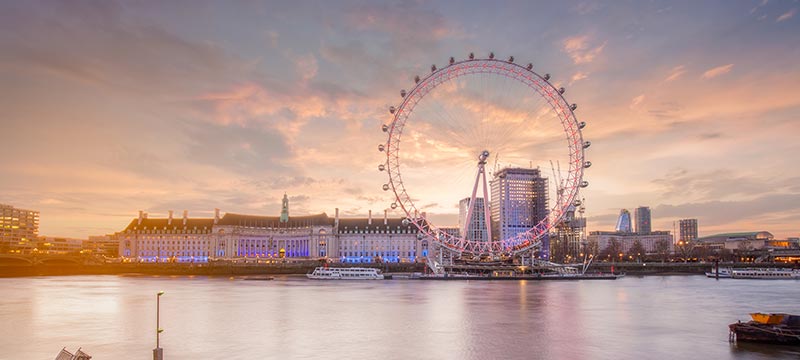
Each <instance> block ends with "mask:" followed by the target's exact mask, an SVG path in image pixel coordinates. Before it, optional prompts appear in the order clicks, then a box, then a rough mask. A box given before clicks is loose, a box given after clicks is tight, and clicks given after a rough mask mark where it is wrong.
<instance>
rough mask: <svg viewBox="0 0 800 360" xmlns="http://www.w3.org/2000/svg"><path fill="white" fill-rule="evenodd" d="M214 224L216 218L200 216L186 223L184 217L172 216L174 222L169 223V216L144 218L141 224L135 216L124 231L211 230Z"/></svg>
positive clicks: (189, 219)
mask: <svg viewBox="0 0 800 360" xmlns="http://www.w3.org/2000/svg"><path fill="white" fill-rule="evenodd" d="M213 225H214V219H198V218H188V219H187V220H186V225H184V224H183V218H172V223H171V224H170V223H169V218H160V219H142V223H141V224H139V218H134V219H133V220H131V223H130V224H128V226H127V227H125V230H123V231H136V230H154V229H165V228H166V229H168V230H178V229H184V228H186V229H194V228H197V229H203V228H206V229H208V230H211V227H212V226H213Z"/></svg>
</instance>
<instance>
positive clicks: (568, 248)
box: [550, 205, 586, 263]
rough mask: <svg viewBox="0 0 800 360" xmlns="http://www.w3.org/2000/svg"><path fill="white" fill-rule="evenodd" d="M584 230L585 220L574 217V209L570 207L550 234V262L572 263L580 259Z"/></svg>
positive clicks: (581, 217)
mask: <svg viewBox="0 0 800 360" xmlns="http://www.w3.org/2000/svg"><path fill="white" fill-rule="evenodd" d="M585 230H586V219H585V218H584V217H583V216H576V215H575V207H574V206H572V205H570V207H569V208H568V209H567V212H566V213H565V214H564V218H563V219H561V221H560V222H559V223H558V224H557V225H556V226H554V231H552V232H551V233H550V261H554V262H557V263H574V262H576V261H578V260H579V259H580V253H581V251H582V248H581V241H582V240H583V235H584V234H585Z"/></svg>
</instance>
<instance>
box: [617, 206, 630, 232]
mask: <svg viewBox="0 0 800 360" xmlns="http://www.w3.org/2000/svg"><path fill="white" fill-rule="evenodd" d="M615 230H616V231H617V232H621V233H632V232H633V226H632V225H631V213H630V212H629V211H628V209H622V210H620V211H619V218H617V226H616V228H615Z"/></svg>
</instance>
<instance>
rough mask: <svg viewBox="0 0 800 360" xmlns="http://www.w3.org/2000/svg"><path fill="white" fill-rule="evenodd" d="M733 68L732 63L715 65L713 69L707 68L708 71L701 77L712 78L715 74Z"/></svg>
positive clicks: (722, 73)
mask: <svg viewBox="0 0 800 360" xmlns="http://www.w3.org/2000/svg"><path fill="white" fill-rule="evenodd" d="M731 69H733V64H728V65H722V66H717V67H715V68H713V69H709V70H708V71H706V72H704V73H703V79H713V78H715V77H717V76H720V75H724V74H727V73H729V72H730V71H731Z"/></svg>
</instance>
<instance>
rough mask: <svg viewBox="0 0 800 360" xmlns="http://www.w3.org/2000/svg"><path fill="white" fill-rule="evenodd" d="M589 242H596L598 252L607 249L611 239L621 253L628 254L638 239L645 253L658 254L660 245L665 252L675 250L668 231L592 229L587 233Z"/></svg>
mask: <svg viewBox="0 0 800 360" xmlns="http://www.w3.org/2000/svg"><path fill="white" fill-rule="evenodd" d="M588 241H589V242H595V243H597V248H598V250H599V252H601V253H602V252H604V251H607V250H608V248H609V245H611V243H612V241H616V242H617V244H618V245H619V247H620V248H619V249H618V251H619V252H620V253H622V254H623V255H628V253H629V252H630V250H631V247H632V246H633V244H634V243H636V241H639V243H640V244H642V247H643V248H644V251H645V254H642V255H653V254H658V253H659V251H660V249H659V247H660V246H664V250H665V252H668V253H670V254H671V253H673V252H675V246H674V244H673V243H672V234H670V232H669V231H651V232H650V233H648V234H636V233H623V232H613V231H592V232H591V233H589V237H588Z"/></svg>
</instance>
